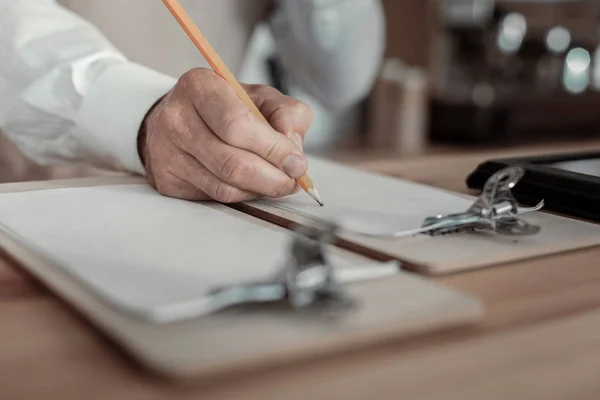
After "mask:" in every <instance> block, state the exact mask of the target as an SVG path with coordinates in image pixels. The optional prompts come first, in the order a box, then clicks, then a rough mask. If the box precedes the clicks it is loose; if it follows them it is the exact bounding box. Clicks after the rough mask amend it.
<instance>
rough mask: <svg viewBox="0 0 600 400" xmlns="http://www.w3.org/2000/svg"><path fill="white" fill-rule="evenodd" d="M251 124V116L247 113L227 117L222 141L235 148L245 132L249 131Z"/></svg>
mask: <svg viewBox="0 0 600 400" xmlns="http://www.w3.org/2000/svg"><path fill="white" fill-rule="evenodd" d="M249 124H250V114H249V113H247V112H241V113H235V114H232V115H230V116H228V117H225V123H224V124H223V131H222V132H221V135H220V136H221V139H223V140H224V141H225V142H226V143H228V144H230V145H232V146H235V145H236V144H237V143H238V141H239V138H240V135H242V134H243V132H245V131H247V130H248V125H249Z"/></svg>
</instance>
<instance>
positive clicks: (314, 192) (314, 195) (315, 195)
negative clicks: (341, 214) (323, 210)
mask: <svg viewBox="0 0 600 400" xmlns="http://www.w3.org/2000/svg"><path fill="white" fill-rule="evenodd" d="M308 195H309V196H310V197H312V198H313V200H314V201H316V202H317V203H319V205H320V206H321V207H323V206H324V204H323V200H321V196H319V192H318V191H317V189H309V190H308Z"/></svg>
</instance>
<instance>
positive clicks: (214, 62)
mask: <svg viewBox="0 0 600 400" xmlns="http://www.w3.org/2000/svg"><path fill="white" fill-rule="evenodd" d="M162 2H163V3H164V4H165V6H166V7H167V9H168V10H169V11H170V12H171V14H172V15H173V17H174V18H175V20H176V21H177V22H178V23H179V25H180V26H181V28H182V29H183V30H184V32H185V33H186V34H187V35H188V37H189V38H190V39H191V40H192V42H193V43H194V45H195V46H196V47H197V48H198V50H199V51H200V53H202V56H204V58H205V59H206V61H207V62H208V63H209V65H210V66H211V68H212V69H213V70H214V71H215V73H217V74H219V75H220V76H221V77H222V78H223V79H225V80H226V81H227V82H228V83H229V84H230V85H231V86H233V88H234V89H235V91H236V93H237V95H238V96H239V97H240V99H241V100H242V101H243V102H244V104H245V105H246V107H248V109H249V110H250V112H252V113H253V114H255V115H256V116H257V117H259V118H261V119H262V120H263V121H264V122H265V123H267V124H268V123H269V121H267V119H266V118H265V116H264V115H263V114H262V113H261V112H260V110H259V109H258V107H256V104H254V102H253V101H252V99H251V98H250V96H248V93H246V91H245V90H244V88H243V87H242V85H240V83H239V82H238V81H237V79H236V78H235V77H234V76H233V74H232V73H231V71H230V70H229V69H228V68H227V66H226V65H225V63H224V62H223V60H221V58H220V57H219V55H218V54H217V52H216V51H215V50H214V49H213V48H212V46H211V45H210V43H209V42H208V40H207V39H206V38H205V37H204V35H203V34H202V33H201V32H200V30H199V29H198V27H197V26H196V25H195V24H194V22H193V21H192V19H191V18H190V16H189V15H188V14H187V12H186V11H185V10H184V8H183V7H182V6H181V4H179V2H178V1H177V0H162ZM297 182H298V185H299V186H300V187H301V188H302V189H303V190H304V191H305V192H306V193H307V194H308V195H309V196H310V197H312V198H313V199H314V200H315V201H316V202H317V203H319V204H320V205H321V206H323V202H322V200H321V198H320V196H319V192H318V191H317V189H316V188H315V186H314V184H313V182H312V180H311V179H310V177H309V176H308V175H307V174H305V175H304V176H303V177H301V178H298V179H297Z"/></svg>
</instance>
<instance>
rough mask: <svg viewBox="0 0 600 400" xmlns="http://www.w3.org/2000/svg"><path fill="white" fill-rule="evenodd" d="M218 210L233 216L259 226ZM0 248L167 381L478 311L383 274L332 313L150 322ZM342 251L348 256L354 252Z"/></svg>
mask: <svg viewBox="0 0 600 400" xmlns="http://www.w3.org/2000/svg"><path fill="white" fill-rule="evenodd" d="M138 182H141V181H140V180H139V179H137V178H99V179H76V180H68V181H52V182H43V183H24V184H8V185H0V194H1V193H9V192H24V191H34V190H47V189H53V188H61V187H78V186H95V185H109V184H110V185H118V184H128V183H138ZM225 208H226V207H225ZM226 209H227V212H229V213H231V214H234V215H236V216H239V218H244V219H247V220H248V221H251V222H253V223H257V224H263V225H265V224H267V223H266V222H264V221H260V220H258V219H255V218H253V217H251V216H248V215H245V214H243V213H240V212H238V211H235V210H233V209H229V208H226ZM267 225H269V226H272V225H270V224H267ZM272 228H273V229H282V228H279V227H275V226H272ZM0 247H2V248H3V249H4V250H5V251H6V252H7V253H8V254H9V255H10V256H11V257H12V258H13V259H14V260H16V261H17V262H18V264H19V265H20V266H22V267H23V268H24V269H26V270H27V271H28V272H29V273H31V274H32V275H33V276H35V277H36V278H37V279H39V280H40V281H41V282H42V283H43V284H44V285H45V286H47V287H48V288H49V289H50V290H51V291H52V292H53V293H54V294H56V295H57V296H59V297H61V298H62V299H63V300H64V301H66V303H68V304H69V305H70V306H71V307H73V308H74V309H75V310H76V311H77V312H79V313H80V314H81V315H83V316H84V317H85V318H86V319H87V320H88V321H89V322H91V323H92V324H93V325H94V326H96V327H97V328H98V329H100V330H101V331H103V332H104V333H106V334H107V335H108V336H109V337H110V338H111V339H112V340H114V341H115V342H116V343H117V344H119V345H120V346H121V347H122V348H123V349H124V350H125V351H126V352H127V353H129V354H130V355H131V356H132V357H133V358H134V359H135V360H137V361H138V362H139V363H140V364H141V365H143V366H144V367H147V368H148V369H150V370H152V371H154V372H156V373H158V374H160V375H164V376H166V377H169V378H173V379H184V380H185V379H194V380H197V379H211V378H215V377H217V376H220V375H223V374H227V373H234V372H243V371H245V370H248V369H252V370H255V369H257V368H263V367H274V366H276V365H281V364H286V363H290V362H296V361H300V360H303V359H315V358H319V357H323V356H326V355H332V354H335V353H338V352H342V351H345V350H350V349H356V348H360V347H362V346H371V345H376V344H377V343H379V342H383V341H389V340H398V339H401V338H404V337H408V336H412V335H416V334H423V333H426V332H433V331H437V330H441V329H445V328H450V327H457V326H463V325H471V324H475V323H477V322H478V321H480V319H481V318H482V316H483V308H482V305H481V304H480V303H479V301H477V300H476V299H473V298H471V297H469V296H466V295H464V294H462V293H460V292H457V291H455V290H452V289H448V288H444V287H441V286H438V285H436V284H432V283H430V282H428V281H426V280H424V279H423V278H420V277H418V276H414V275H412V274H410V273H406V272H401V273H400V274H398V275H396V276H394V277H391V278H386V279H384V280H377V281H370V282H364V283H356V284H352V285H349V286H348V290H349V292H350V294H351V295H353V296H355V297H356V299H358V301H359V305H360V306H359V308H358V309H357V311H355V312H354V313H351V314H349V315H348V316H345V317H343V318H341V319H337V320H335V319H334V320H329V319H326V318H324V317H322V316H316V315H310V314H309V315H307V314H296V313H290V312H289V311H288V310H287V309H279V308H272V307H266V308H258V309H257V308H253V309H245V310H243V311H244V312H241V311H240V310H235V311H234V310H232V311H231V312H224V313H220V314H215V315H212V316H209V317H203V318H199V319H197V320H192V321H189V322H183V323H174V324H168V325H155V324H152V323H147V322H144V321H141V320H136V319H132V318H130V317H129V316H127V315H125V314H122V313H119V312H117V311H116V310H114V309H113V308H110V307H108V306H107V305H106V304H105V303H104V302H102V301H101V300H100V299H99V298H98V297H96V296H95V295H94V294H93V293H91V292H89V291H87V290H85V289H84V288H83V287H82V286H81V285H80V284H79V283H78V282H77V281H76V280H75V279H73V278H72V277H70V276H69V275H67V274H65V273H64V272H63V271H62V270H61V269H60V268H57V267H56V266H55V265H53V264H52V262H49V261H48V260H46V259H44V258H43V257H42V256H40V255H38V254H36V253H34V252H32V251H31V250H29V249H28V248H26V247H24V246H23V245H21V244H20V243H18V242H17V241H15V240H14V239H13V238H11V237H9V236H7V235H4V234H0ZM339 251H340V252H344V251H343V250H339ZM344 253H345V255H346V256H347V257H350V258H359V257H360V256H357V255H355V254H350V253H348V252H344Z"/></svg>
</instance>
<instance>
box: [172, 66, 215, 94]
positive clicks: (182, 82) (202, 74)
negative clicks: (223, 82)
mask: <svg viewBox="0 0 600 400" xmlns="http://www.w3.org/2000/svg"><path fill="white" fill-rule="evenodd" d="M212 73H213V72H212V71H210V70H209V69H207V68H192V69H190V70H189V71H186V72H184V73H183V75H181V77H180V78H179V86H180V87H181V89H182V90H183V92H185V93H189V92H193V93H197V92H198V91H201V90H202V88H203V87H204V86H205V85H204V84H203V83H204V82H206V81H207V80H208V79H212Z"/></svg>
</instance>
